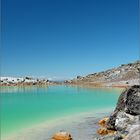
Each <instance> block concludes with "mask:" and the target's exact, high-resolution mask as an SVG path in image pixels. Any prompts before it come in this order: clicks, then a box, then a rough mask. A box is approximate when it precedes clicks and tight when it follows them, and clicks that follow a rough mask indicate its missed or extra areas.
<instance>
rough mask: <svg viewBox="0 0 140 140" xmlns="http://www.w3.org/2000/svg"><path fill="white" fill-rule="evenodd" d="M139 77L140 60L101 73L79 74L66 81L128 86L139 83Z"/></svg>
mask: <svg viewBox="0 0 140 140" xmlns="http://www.w3.org/2000/svg"><path fill="white" fill-rule="evenodd" d="M139 78H140V61H136V62H134V63H129V64H122V65H121V66H119V67H117V68H112V69H109V70H106V71H102V72H99V73H93V74H89V75H87V76H85V77H82V76H77V78H75V79H73V80H69V81H65V83H69V84H78V85H79V84H81V85H83V84H84V85H94V86H98V85H99V86H126V85H134V84H139Z"/></svg>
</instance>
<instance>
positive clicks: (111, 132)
mask: <svg viewBox="0 0 140 140" xmlns="http://www.w3.org/2000/svg"><path fill="white" fill-rule="evenodd" d="M97 133H98V134H99V135H108V134H114V133H115V131H114V130H109V129H107V128H105V127H103V128H100V129H98V130H97Z"/></svg>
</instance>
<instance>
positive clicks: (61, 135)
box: [51, 132, 72, 140]
mask: <svg viewBox="0 0 140 140" xmlns="http://www.w3.org/2000/svg"><path fill="white" fill-rule="evenodd" d="M51 140H72V137H71V135H70V134H69V133H67V132H57V133H56V134H54V135H53V137H52V138H51Z"/></svg>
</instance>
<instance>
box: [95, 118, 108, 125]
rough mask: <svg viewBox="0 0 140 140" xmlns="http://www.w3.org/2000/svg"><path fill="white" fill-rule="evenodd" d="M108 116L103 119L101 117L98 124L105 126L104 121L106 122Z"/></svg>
mask: <svg viewBox="0 0 140 140" xmlns="http://www.w3.org/2000/svg"><path fill="white" fill-rule="evenodd" d="M108 119H109V118H103V119H101V120H100V121H99V122H98V124H99V125H100V126H103V127H104V126H106V122H107V120H108Z"/></svg>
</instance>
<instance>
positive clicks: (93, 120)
mask: <svg viewBox="0 0 140 140" xmlns="http://www.w3.org/2000/svg"><path fill="white" fill-rule="evenodd" d="M112 111H113V109H111V108H110V109H104V110H98V111H90V112H85V113H80V114H76V115H71V116H65V117H62V118H58V119H55V120H51V121H49V122H43V123H41V124H39V125H35V126H32V127H31V128H27V129H25V130H23V131H21V132H16V133H15V134H13V135H10V136H7V137H3V138H2V139H1V140H49V139H50V138H51V136H52V135H53V134H54V133H56V132H58V131H60V130H65V131H67V132H69V133H71V134H72V137H73V138H74V139H75V140H85V139H86V140H92V138H94V137H96V136H97V135H96V131H97V129H98V128H99V126H98V124H97V122H98V120H99V119H100V118H102V117H104V116H107V115H108V114H109V113H110V112H112Z"/></svg>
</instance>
